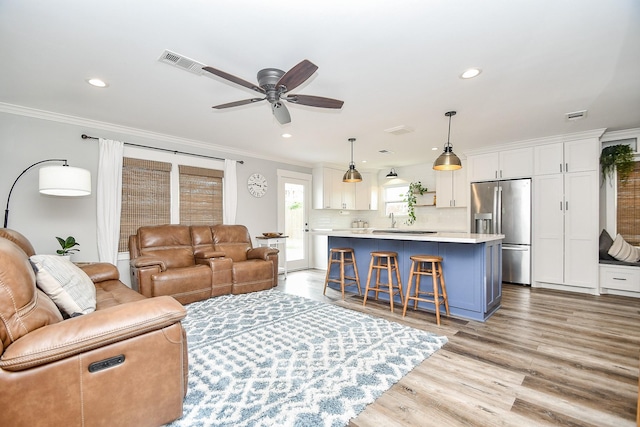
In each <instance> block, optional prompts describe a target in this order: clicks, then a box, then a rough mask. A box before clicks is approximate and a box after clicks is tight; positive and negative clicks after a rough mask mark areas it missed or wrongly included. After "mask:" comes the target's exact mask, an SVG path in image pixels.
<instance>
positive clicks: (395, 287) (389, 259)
mask: <svg viewBox="0 0 640 427" xmlns="http://www.w3.org/2000/svg"><path fill="white" fill-rule="evenodd" d="M374 270H375V272H376V274H375V286H371V276H372V273H373V271H374ZM381 271H386V272H387V283H380V272H381ZM394 271H395V277H396V283H395V284H394V283H393V276H394V275H393V272H394ZM370 291H374V292H375V299H376V300H377V299H378V294H379V293H380V292H384V293H387V294H389V304H390V306H391V311H393V298H394V296H395V295H400V301H402V300H403V296H402V280H401V279H400V269H399V267H398V253H397V252H393V251H373V252H371V262H370V263H369V274H368V275H367V287H366V289H365V291H364V302H363V303H362V305H363V306H365V305H367V297H368V296H369V292H370Z"/></svg>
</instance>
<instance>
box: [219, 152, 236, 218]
mask: <svg viewBox="0 0 640 427" xmlns="http://www.w3.org/2000/svg"><path fill="white" fill-rule="evenodd" d="M236 164H237V162H236V161H235V160H229V159H225V161H224V187H223V191H222V197H223V201H222V206H223V209H224V211H223V215H222V222H223V223H225V224H235V223H236V211H237V209H238V177H237V176H236Z"/></svg>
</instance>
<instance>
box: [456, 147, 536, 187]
mask: <svg viewBox="0 0 640 427" xmlns="http://www.w3.org/2000/svg"><path fill="white" fill-rule="evenodd" d="M531 176H533V148H531V147H525V148H517V149H514V150H504V151H500V152H498V153H487V154H480V155H477V156H470V157H469V181H470V182H479V181H493V180H496V179H511V178H528V177H531Z"/></svg>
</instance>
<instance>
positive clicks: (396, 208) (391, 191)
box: [384, 185, 409, 216]
mask: <svg viewBox="0 0 640 427" xmlns="http://www.w3.org/2000/svg"><path fill="white" fill-rule="evenodd" d="M407 191H409V185H399V186H393V187H386V188H385V189H384V205H385V208H384V214H385V215H386V216H389V215H390V214H392V213H393V214H394V215H396V216H397V215H407V202H406V201H404V199H405V198H404V195H405V194H407Z"/></svg>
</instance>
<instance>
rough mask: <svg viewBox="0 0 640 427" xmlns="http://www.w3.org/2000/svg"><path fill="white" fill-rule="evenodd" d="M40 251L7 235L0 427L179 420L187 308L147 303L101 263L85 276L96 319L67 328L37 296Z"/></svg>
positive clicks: (2, 241)
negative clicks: (35, 258)
mask: <svg viewBox="0 0 640 427" xmlns="http://www.w3.org/2000/svg"><path fill="white" fill-rule="evenodd" d="M34 252H35V251H34V250H33V246H32V245H31V244H30V243H29V241H28V240H27V239H26V238H25V237H24V236H22V235H21V234H19V233H17V232H15V231H13V230H7V229H0V352H1V354H2V355H1V356H0V408H2V419H3V420H4V421H1V422H0V424H2V425H5V424H4V423H6V425H11V426H116V425H117V426H159V425H162V424H165V423H167V422H169V421H172V420H174V419H177V418H179V417H181V416H182V402H183V398H184V396H185V394H186V389H187V374H188V372H187V342H186V337H185V333H184V329H183V328H182V325H181V323H180V320H181V319H182V318H184V316H185V315H186V312H185V309H184V307H183V306H182V305H180V304H179V303H178V302H177V301H175V300H174V299H173V298H169V297H159V298H145V297H144V296H142V295H140V294H139V293H137V292H135V291H133V290H131V289H130V288H128V287H127V286H125V285H124V284H123V283H122V282H120V281H119V280H118V279H119V275H118V270H117V269H116V267H115V266H113V265H111V264H106V263H96V264H90V265H87V266H86V267H84V268H83V269H84V271H85V272H86V273H87V274H88V275H89V277H90V278H91V279H92V280H93V282H94V284H95V287H96V299H97V304H96V305H97V308H96V311H94V312H92V313H90V314H85V315H82V316H78V317H72V318H70V319H66V320H63V318H62V315H61V314H60V311H59V310H58V308H57V307H56V305H55V304H54V303H53V302H52V300H51V299H49V297H48V296H47V295H45V294H44V293H43V292H42V291H40V290H39V289H38V288H37V287H36V281H35V274H34V270H33V269H32V267H31V265H30V263H29V259H28V256H31V255H33V254H34ZM109 361H112V362H113V361H115V362H114V363H115V366H114V365H113V364H110V362H109ZM118 362H120V363H118Z"/></svg>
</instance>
